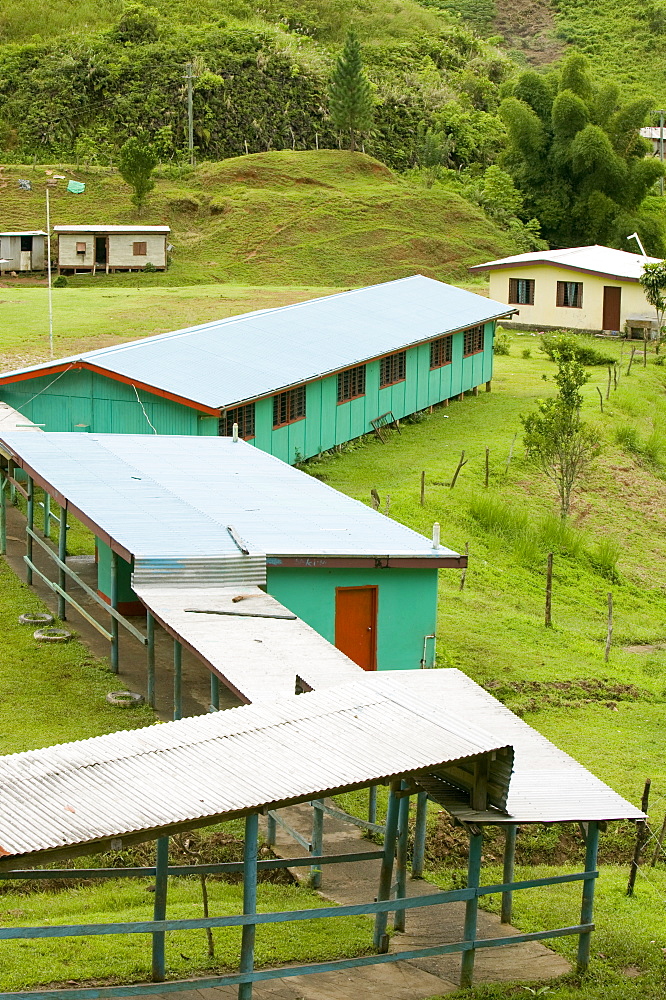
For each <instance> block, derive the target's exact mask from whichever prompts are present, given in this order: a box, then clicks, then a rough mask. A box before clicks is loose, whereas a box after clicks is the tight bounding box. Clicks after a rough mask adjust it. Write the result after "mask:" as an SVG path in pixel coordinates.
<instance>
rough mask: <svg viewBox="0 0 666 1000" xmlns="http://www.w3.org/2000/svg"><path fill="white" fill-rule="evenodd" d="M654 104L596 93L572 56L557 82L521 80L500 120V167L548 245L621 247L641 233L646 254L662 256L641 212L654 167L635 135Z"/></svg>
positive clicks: (656, 230)
mask: <svg viewBox="0 0 666 1000" xmlns="http://www.w3.org/2000/svg"><path fill="white" fill-rule="evenodd" d="M650 108H651V101H649V100H647V99H645V100H637V101H633V102H631V103H629V104H620V103H619V90H618V88H617V87H616V86H615V85H614V84H604V85H602V86H597V85H596V84H595V83H594V81H593V80H592V79H591V77H590V74H589V72H588V69H587V64H586V61H585V58H584V57H583V56H581V55H573V56H570V57H569V59H567V60H566V62H565V63H564V66H563V67H562V71H561V74H560V76H559V78H557V77H555V76H554V75H551V76H549V77H541V76H539V75H538V74H537V73H535V72H533V71H531V72H528V73H523V74H521V75H520V76H519V77H518V79H517V81H516V83H515V86H514V88H513V94H512V95H511V96H509V97H507V98H505V100H504V101H503V102H502V104H501V106H500V116H501V118H502V119H503V121H504V123H505V125H506V129H507V133H508V149H507V152H506V155H505V160H504V166H505V167H506V169H507V170H508V171H509V172H510V173H511V174H512V176H513V178H514V181H515V183H516V186H517V187H518V189H519V190H520V191H521V193H522V195H523V198H524V218H529V217H536V218H537V219H538V220H539V222H540V223H541V228H542V233H543V235H544V237H545V239H546V240H548V242H549V243H550V245H551V246H576V245H580V244H584V243H603V244H606V245H608V246H617V247H622V248H624V247H625V237H626V236H627V235H628V233H630V232H632V231H633V230H638V231H639V232H640V234H641V238H643V240H644V242H645V244H646V246H648V247H649V250H650V251H651V252H652V253H653V254H655V255H657V256H662V255H663V254H664V253H665V252H666V246H665V245H664V235H663V232H662V230H661V227H660V225H659V223H657V222H656V221H655V220H654V218H653V217H650V216H648V215H647V214H646V213H645V212H644V211H643V209H642V205H643V201H644V199H645V197H646V195H647V194H648V193H649V191H650V189H651V187H652V185H653V184H654V182H655V180H656V179H657V177H659V176H660V175H661V174H662V173H663V172H664V167H663V165H662V164H661V163H659V161H658V160H656V159H654V158H651V157H647V158H646V156H645V153H646V151H647V147H646V143H645V141H644V140H643V139H641V137H640V134H639V129H640V127H641V126H642V125H644V124H645V122H646V120H647V117H648V114H649V111H650Z"/></svg>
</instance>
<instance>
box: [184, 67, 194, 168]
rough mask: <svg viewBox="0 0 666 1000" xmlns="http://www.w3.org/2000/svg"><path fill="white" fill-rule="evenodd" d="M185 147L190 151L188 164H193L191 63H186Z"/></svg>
mask: <svg viewBox="0 0 666 1000" xmlns="http://www.w3.org/2000/svg"><path fill="white" fill-rule="evenodd" d="M186 68H187V72H186V74H185V79H186V80H187V148H188V149H189V151H190V166H192V167H193V166H194V104H193V101H192V80H193V79H194V77H193V76H192V63H188V64H187V67H186Z"/></svg>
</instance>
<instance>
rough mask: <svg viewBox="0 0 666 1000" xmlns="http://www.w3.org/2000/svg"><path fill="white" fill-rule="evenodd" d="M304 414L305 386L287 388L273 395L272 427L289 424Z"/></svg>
mask: <svg viewBox="0 0 666 1000" xmlns="http://www.w3.org/2000/svg"><path fill="white" fill-rule="evenodd" d="M304 416H305V386H304V385H300V386H299V387H298V388H297V389H288V390H287V392H281V393H279V394H278V395H277V396H274V397H273V427H282V425H283V424H291V423H292V422H293V421H294V420H301V419H302V418H303V417H304Z"/></svg>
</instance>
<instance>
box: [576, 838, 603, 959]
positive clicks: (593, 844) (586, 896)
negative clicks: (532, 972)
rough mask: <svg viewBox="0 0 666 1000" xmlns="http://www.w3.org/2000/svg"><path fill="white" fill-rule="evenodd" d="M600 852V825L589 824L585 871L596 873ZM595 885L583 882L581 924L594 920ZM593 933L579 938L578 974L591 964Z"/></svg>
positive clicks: (593, 880) (590, 882)
mask: <svg viewBox="0 0 666 1000" xmlns="http://www.w3.org/2000/svg"><path fill="white" fill-rule="evenodd" d="M598 850H599V824H598V823H588V825H587V836H586V838H585V871H586V872H596V870H597V852H598ZM594 883H595V879H593V878H588V879H585V881H584V882H583V903H582V906H581V909H580V922H581V924H591V923H592V921H593V919H594ZM591 938H592V931H583V933H582V934H580V935H579V936H578V973H579V975H583V974H584V973H585V972H587V967H588V965H589V964H590V942H591Z"/></svg>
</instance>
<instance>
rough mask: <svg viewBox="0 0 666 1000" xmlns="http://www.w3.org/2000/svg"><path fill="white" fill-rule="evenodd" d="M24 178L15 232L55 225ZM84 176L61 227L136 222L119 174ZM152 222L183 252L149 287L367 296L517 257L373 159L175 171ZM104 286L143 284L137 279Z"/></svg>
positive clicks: (454, 204) (13, 188)
mask: <svg viewBox="0 0 666 1000" xmlns="http://www.w3.org/2000/svg"><path fill="white" fill-rule="evenodd" d="M54 169H55V168H54ZM25 171H26V168H25V167H21V168H8V169H7V170H5V171H4V176H5V178H6V181H7V186H6V187H5V188H4V190H3V191H2V222H3V225H4V226H6V227H7V228H8V229H12V228H16V229H23V228H33V227H37V228H39V227H40V226H43V225H44V195H43V187H42V185H43V183H44V180H45V173H44V168H38V169H36V170H35V171H31V170H28V173H27V176H29V177H31V178H33V188H34V189H33V190H32V191H23V190H20V189H19V186H18V178H19V177H21V176H24V174H25ZM56 172H57V170H56ZM74 176H75V177H76V178H77V179H79V180H83V181H84V182H85V183H86V192H85V194H83V195H77V196H73V195H71V194H68V193H67V192H66V190H65V187H64V184H65V182H60V184H61V186H60V187H58V188H55V189H54V190H52V191H51V222H52V224H53V225H59V224H63V225H65V224H67V225H74V224H77V223H91V222H93V223H114V224H117V223H123V222H128V223H130V222H131V223H136V222H137V217H136V211H135V209H134V208H133V206H132V205H131V203H130V195H131V189H130V188H128V187H127V185H126V184H124V183H123V182H122V180H121V179H120V177H119V176H118V174H117V173H115V172H110V171H109V170H107V169H102V168H94V169H93V168H88V169H87V170H78V171H75V173H74ZM143 220H144V221H145V222H146V223H147V224H162V223H167V224H168V225H170V226H171V228H172V230H173V232H172V236H171V240H172V242H173V245H174V250H173V255H172V262H171V266H170V268H169V271H168V272H167V273H166V274H165V275H162V274H150V275H149V274H144V275H142V276H141V285H142V286H145V285H149V284H151V283H153V284H170V285H182V284H189V283H193V282H202V283H211V282H224V283H227V282H230V283H235V282H237V283H239V284H247V285H287V284H292V283H295V284H298V285H324V286H331V285H338V286H346V285H350V284H353V285H355V286H356V285H365V284H373V283H376V282H380V281H388V280H392V279H394V278H400V277H404V276H406V275H410V274H415V273H421V274H427V275H429V276H430V277H434V278H440V279H444V280H447V279H449V280H450V279H452V278H459V279H464V278H465V277H467V268H468V267H469V266H470V265H471V264H474V263H478V261H480V260H490V259H492V258H493V257H499V256H504V255H506V254H510V253H515V252H516V250H517V249H518V248H517V246H516V243H515V241H514V240H513V238H512V237H511V235H510V233H506V232H503V231H502V230H501V229H500V228H499V227H498V226H497V225H495V224H493V223H492V222H491V221H490V220H489V219H488V218H487V217H486V216H485V215H484V214H483V212H481V211H480V209H478V208H476V207H475V206H473V205H471V204H470V203H469V202H467V201H465V200H464V199H463V198H462V197H460V195H458V194H456V193H455V192H453V191H450V190H448V189H446V188H443V187H442V188H440V187H438V188H433V189H431V190H427V189H425V188H423V187H422V186H418V185H416V184H414V183H410V182H409V181H407V180H403V179H401V178H399V177H398V176H396V175H395V174H394V173H392V172H391V171H390V170H388V169H387V168H386V167H384V166H383V165H382V164H381V163H378V162H377V161H376V160H373V159H371V158H370V157H369V156H366V155H364V154H362V153H346V152H340V151H337V150H319V151H311V152H292V151H291V150H289V151H282V152H271V153H263V154H257V155H250V156H243V157H238V158H235V159H230V160H225V161H222V162H221V163H206V164H203V165H202V166H200V167H198V168H196V169H195V170H193V171H191V170H190V169H189V168H185V169H183V170H180V169H169V168H165V169H163V170H162V171H161V176H160V179H159V180H158V182H157V186H156V188H155V190H154V191H153V192H152V193H151V195H150V196H149V200H148V208H147V209H146V211H145V212H144V215H143ZM76 280H77V281H79V282H80V283H85V284H90V282H91V281H92V280H93V279H91V278H89V277H83V278H80V279H76ZM94 281H95V282H96V283H99V282H100V281H105V282H106V283H109V282H111V283H114V284H129V285H134V286H136V283H137V279H136V275H126V276H125V277H123V276H121V275H117V276H115V277H109V278H108V279H106V278H104V277H103V276H96V277H95V279H94ZM60 294H67V293H66V292H64V293H62V292H61V293H60Z"/></svg>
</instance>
